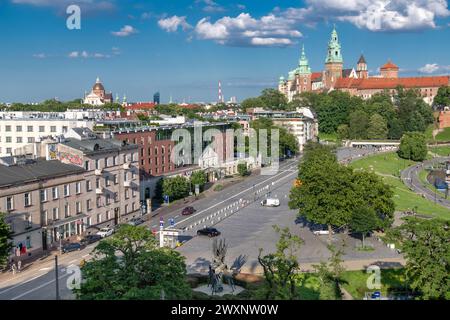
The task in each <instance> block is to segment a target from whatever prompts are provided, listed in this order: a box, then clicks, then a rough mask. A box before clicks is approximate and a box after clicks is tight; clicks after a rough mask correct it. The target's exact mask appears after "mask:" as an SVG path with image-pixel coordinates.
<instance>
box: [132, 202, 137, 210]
mask: <svg viewBox="0 0 450 320" xmlns="http://www.w3.org/2000/svg"><path fill="white" fill-rule="evenodd" d="M135 210H136V209H135V203H134V202H133V203H132V204H131V212H134V211H135Z"/></svg>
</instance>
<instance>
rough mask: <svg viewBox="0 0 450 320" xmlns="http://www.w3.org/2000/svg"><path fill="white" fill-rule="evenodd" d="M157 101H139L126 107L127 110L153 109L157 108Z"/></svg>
mask: <svg viewBox="0 0 450 320" xmlns="http://www.w3.org/2000/svg"><path fill="white" fill-rule="evenodd" d="M155 106H156V103H153V102H138V103H134V104H132V105H130V106H127V107H126V109H127V110H148V109H153V108H155Z"/></svg>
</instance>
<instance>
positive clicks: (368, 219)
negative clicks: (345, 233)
mask: <svg viewBox="0 0 450 320" xmlns="http://www.w3.org/2000/svg"><path fill="white" fill-rule="evenodd" d="M349 226H350V229H351V230H352V231H353V232H355V233H359V234H361V235H362V246H363V248H364V247H365V243H364V239H365V236H366V235H367V234H368V233H369V232H371V231H373V230H375V229H377V228H378V226H379V220H378V217H377V214H376V213H375V210H374V209H372V208H368V207H356V208H355V210H353V212H352V217H351V219H350V224H349Z"/></svg>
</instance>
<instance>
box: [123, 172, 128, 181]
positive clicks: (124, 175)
mask: <svg viewBox="0 0 450 320" xmlns="http://www.w3.org/2000/svg"><path fill="white" fill-rule="evenodd" d="M127 179H128V173H127V172H126V171H125V172H124V173H123V181H127Z"/></svg>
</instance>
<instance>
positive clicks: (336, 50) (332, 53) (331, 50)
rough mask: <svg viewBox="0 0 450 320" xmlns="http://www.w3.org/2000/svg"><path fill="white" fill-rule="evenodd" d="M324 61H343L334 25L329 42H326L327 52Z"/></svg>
mask: <svg viewBox="0 0 450 320" xmlns="http://www.w3.org/2000/svg"><path fill="white" fill-rule="evenodd" d="M325 62H326V63H343V62H344V60H343V58H342V53H341V44H340V43H339V36H338V33H337V31H336V25H335V26H334V27H333V31H332V32H331V39H330V42H328V54H327V59H326V61H325Z"/></svg>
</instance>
